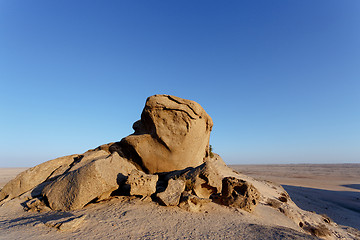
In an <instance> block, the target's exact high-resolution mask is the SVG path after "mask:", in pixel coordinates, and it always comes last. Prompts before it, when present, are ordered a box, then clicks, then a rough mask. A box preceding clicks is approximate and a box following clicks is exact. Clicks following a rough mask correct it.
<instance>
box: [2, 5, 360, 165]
mask: <svg viewBox="0 0 360 240" xmlns="http://www.w3.org/2000/svg"><path fill="white" fill-rule="evenodd" d="M359 13H360V1H358V0H347V1H339V0H316V1H314V0H301V1H292V0H286V1H285V0H278V1H269V0H263V1H257V0H255V1H209V0H206V1H205V0H203V1H172V0H170V1H168V0H167V1H155V0H154V1H149V0H144V1H140V0H137V1H100V0H99V1H88V0H86V1H67V0H64V1H48V0H43V1H39V0H32V1H26V0H23V1H18V0H9V1H5V0H0V91H1V92H0V114H1V115H0V167H10V166H34V165H36V164H39V163H41V162H44V161H46V160H49V159H53V158H55V157H60V156H63V155H68V154H73V153H82V152H84V151H86V150H88V149H90V148H94V147H97V146H98V145H101V144H104V143H108V142H112V141H118V140H120V139H121V138H122V137H125V136H127V135H129V134H130V133H132V128H131V126H132V123H133V122H134V121H136V120H137V119H139V118H140V113H141V111H142V108H143V106H144V103H145V100H146V98H147V97H148V96H150V95H153V94H163V93H166V94H171V95H175V96H178V97H182V98H187V99H191V100H195V101H197V102H198V103H200V104H201V105H202V106H203V107H204V109H205V110H206V111H207V112H208V113H209V114H210V116H211V117H212V118H213V121H214V124H215V125H214V128H213V132H212V135H211V140H210V142H211V144H212V145H213V147H214V151H215V152H218V153H219V154H220V155H221V156H222V157H223V158H224V160H225V161H226V162H227V163H229V164H235V163H245V164H248V163H341V162H360V14H359Z"/></svg>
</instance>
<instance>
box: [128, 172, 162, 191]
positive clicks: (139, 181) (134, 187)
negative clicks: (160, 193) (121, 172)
mask: <svg viewBox="0 0 360 240" xmlns="http://www.w3.org/2000/svg"><path fill="white" fill-rule="evenodd" d="M158 178H159V177H158V176H157V175H152V174H146V173H144V172H141V171H139V170H133V171H131V173H130V174H129V176H128V178H127V181H126V184H127V185H129V186H130V195H141V196H150V195H151V194H153V193H155V192H156V183H157V181H158Z"/></svg>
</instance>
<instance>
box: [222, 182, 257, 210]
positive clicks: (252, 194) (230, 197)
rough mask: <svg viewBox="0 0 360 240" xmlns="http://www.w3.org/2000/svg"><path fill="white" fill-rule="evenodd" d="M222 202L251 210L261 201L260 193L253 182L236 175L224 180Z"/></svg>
mask: <svg viewBox="0 0 360 240" xmlns="http://www.w3.org/2000/svg"><path fill="white" fill-rule="evenodd" d="M222 186H223V188H222V192H221V203H222V204H224V205H226V206H231V207H236V208H241V209H243V210H245V211H248V212H251V211H252V210H253V209H254V207H255V206H256V204H257V203H258V201H259V197H260V194H259V192H258V191H257V189H256V188H255V187H254V186H252V185H251V184H249V183H247V182H245V181H243V180H241V179H237V178H234V177H226V178H224V179H223V180H222Z"/></svg>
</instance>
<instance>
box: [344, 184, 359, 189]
mask: <svg viewBox="0 0 360 240" xmlns="http://www.w3.org/2000/svg"><path fill="white" fill-rule="evenodd" d="M340 186H343V187H347V188H352V189H357V190H360V184H346V185H340Z"/></svg>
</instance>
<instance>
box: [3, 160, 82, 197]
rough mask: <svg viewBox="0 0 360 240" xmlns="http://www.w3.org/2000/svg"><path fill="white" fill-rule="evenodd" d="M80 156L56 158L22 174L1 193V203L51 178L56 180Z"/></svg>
mask: <svg viewBox="0 0 360 240" xmlns="http://www.w3.org/2000/svg"><path fill="white" fill-rule="evenodd" d="M79 156H80V155H78V154H74V155H70V156H65V157H60V158H56V159H54V160H51V161H47V162H45V163H42V164H39V165H37V166H35V167H33V168H30V169H28V170H26V171H24V172H22V173H20V174H19V175H18V176H17V177H16V178H15V179H13V180H11V181H10V182H8V183H7V184H6V185H5V186H4V188H2V189H1V191H0V201H2V200H5V199H7V200H10V199H12V198H15V197H18V196H20V195H21V194H23V193H25V192H27V191H29V190H31V189H33V188H35V187H36V186H38V185H39V184H41V183H43V182H44V181H47V180H49V179H51V178H55V177H57V176H59V175H61V174H63V173H64V172H65V171H67V170H68V169H69V168H70V166H71V164H72V163H73V162H76V161H77V159H78V158H79Z"/></svg>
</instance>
